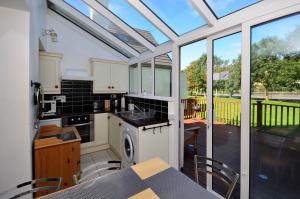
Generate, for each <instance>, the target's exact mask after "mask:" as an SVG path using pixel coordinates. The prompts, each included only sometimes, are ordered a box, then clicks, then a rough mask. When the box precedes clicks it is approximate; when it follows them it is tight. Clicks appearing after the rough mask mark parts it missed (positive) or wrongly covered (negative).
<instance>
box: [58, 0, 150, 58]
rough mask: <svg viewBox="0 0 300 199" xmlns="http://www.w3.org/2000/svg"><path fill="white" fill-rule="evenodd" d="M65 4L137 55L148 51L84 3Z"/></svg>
mask: <svg viewBox="0 0 300 199" xmlns="http://www.w3.org/2000/svg"><path fill="white" fill-rule="evenodd" d="M64 1H65V2H66V3H67V4H69V5H70V6H72V7H73V8H75V9H76V10H78V11H79V12H80V13H82V14H83V15H85V16H86V17H88V18H90V19H91V20H92V21H94V22H95V23H96V24H98V25H99V26H101V27H102V28H104V29H105V30H107V31H108V32H110V33H111V34H112V35H114V36H115V37H117V38H118V39H120V40H121V41H123V42H124V43H126V44H127V45H129V46H130V47H132V48H133V49H135V50H136V51H137V52H139V53H143V52H145V51H147V50H148V49H147V48H146V47H145V46H144V45H143V44H141V43H140V42H138V41H137V40H136V39H134V38H133V37H131V36H130V35H128V34H127V33H126V32H124V31H123V30H122V29H120V28H119V27H118V26H117V25H116V24H114V23H113V22H111V21H110V20H109V19H108V18H106V17H105V16H104V15H102V14H101V13H99V12H97V11H96V10H94V9H92V8H91V7H89V6H88V5H87V4H86V3H85V2H83V1H82V0H64Z"/></svg>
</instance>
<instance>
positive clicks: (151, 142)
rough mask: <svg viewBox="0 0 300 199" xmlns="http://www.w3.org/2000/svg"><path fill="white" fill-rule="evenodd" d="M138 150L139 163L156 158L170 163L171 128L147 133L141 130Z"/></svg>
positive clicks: (156, 129) (155, 129) (161, 128)
mask: <svg viewBox="0 0 300 199" xmlns="http://www.w3.org/2000/svg"><path fill="white" fill-rule="evenodd" d="M160 125H162V124H158V125H153V126H147V127H146V128H150V127H155V126H160ZM138 150H139V151H138V155H139V157H138V160H139V162H143V161H145V160H148V159H151V158H154V157H159V158H161V159H162V160H164V161H166V162H169V127H168V126H164V127H157V128H154V129H148V130H145V131H144V130H143V128H139V138H138Z"/></svg>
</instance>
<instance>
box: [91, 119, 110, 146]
mask: <svg viewBox="0 0 300 199" xmlns="http://www.w3.org/2000/svg"><path fill="white" fill-rule="evenodd" d="M107 118H108V114H107V113H98V114H95V117H94V132H95V142H94V143H95V145H102V144H108V119H107Z"/></svg>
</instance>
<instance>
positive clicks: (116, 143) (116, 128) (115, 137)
mask: <svg viewBox="0 0 300 199" xmlns="http://www.w3.org/2000/svg"><path fill="white" fill-rule="evenodd" d="M121 123H122V120H121V119H120V118H118V117H116V116H114V115H111V116H110V119H109V128H108V129H109V144H110V146H111V148H112V149H113V151H114V152H115V153H117V155H118V156H119V157H121V127H120V124H121Z"/></svg>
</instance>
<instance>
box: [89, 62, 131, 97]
mask: <svg viewBox="0 0 300 199" xmlns="http://www.w3.org/2000/svg"><path fill="white" fill-rule="evenodd" d="M90 62H91V66H92V72H93V79H94V89H93V92H94V93H126V92H128V87H129V71H128V64H127V63H126V62H117V61H110V60H102V59H95V58H92V59H90Z"/></svg>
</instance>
